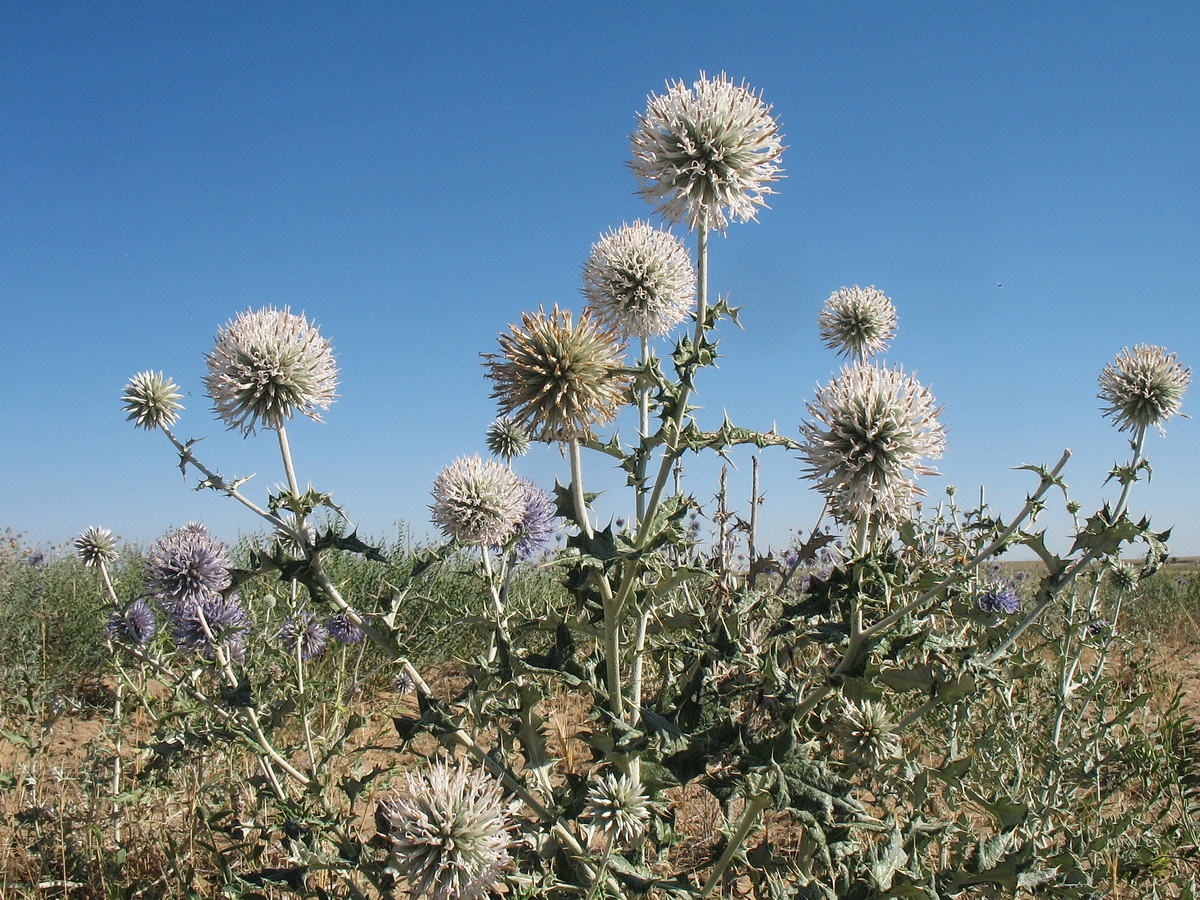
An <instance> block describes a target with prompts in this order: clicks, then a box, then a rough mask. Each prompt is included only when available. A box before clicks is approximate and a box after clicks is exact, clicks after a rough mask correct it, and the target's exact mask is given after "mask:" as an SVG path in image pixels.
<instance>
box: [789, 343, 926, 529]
mask: <svg viewBox="0 0 1200 900" xmlns="http://www.w3.org/2000/svg"><path fill="white" fill-rule="evenodd" d="M806 405H807V406H808V412H809V414H810V416H811V417H812V418H811V420H810V421H809V422H806V423H805V424H804V425H802V426H801V429H800V430H801V434H802V435H803V437H804V440H805V443H804V446H803V448H802V451H801V452H802V453H803V460H804V461H805V463H806V466H807V473H806V474H807V475H808V476H810V477H811V478H813V479H814V480H815V481H816V485H817V489H818V490H819V491H821V493H823V494H824V495H825V496H826V497H827V498H828V499H829V502H830V506H831V508H832V510H833V512H834V515H836V516H837V518H838V519H840V520H841V521H843V522H857V521H862V520H863V519H864V518H865V517H867V516H872V517H883V518H888V519H894V518H899V517H902V516H903V515H904V514H905V513H906V512H907V509H908V506H909V504H910V503H911V501H912V498H913V497H914V495H915V496H923V495H924V492H923V491H922V490H921V489H920V488H919V487H918V486H917V484H916V482H915V481H914V480H913V479H914V478H915V476H918V475H926V474H931V473H933V472H934V470H933V469H931V468H929V467H928V466H926V465H924V464H923V463H922V462H921V460H922V459H925V458H937V457H939V456H941V454H942V451H943V449H944V448H945V445H946V437H945V435H946V430H945V428H944V427H943V426H942V425H941V423H940V422H938V415H939V413H940V412H941V409H940V407H937V406H936V405H935V403H934V399H933V395H932V394H930V392H929V389H928V388H926V387H925V386H923V385H922V384H921V383H920V382H919V381H917V380H916V378H915V377H913V376H911V375H906V374H905V373H904V371H903V369H901V368H899V367H897V368H894V369H884V368H880V367H876V366H870V365H858V366H852V367H849V368H846V369H843V370H842V372H841V374H840V375H839V376H838V377H837V378H835V379H834V380H833V381H832V382H830V383H829V384H828V385H826V386H825V387H823V388H820V389H818V391H817V394H816V397H815V398H814V400H813V402H811V403H808V404H806Z"/></svg>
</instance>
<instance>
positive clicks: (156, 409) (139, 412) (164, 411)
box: [122, 372, 183, 429]
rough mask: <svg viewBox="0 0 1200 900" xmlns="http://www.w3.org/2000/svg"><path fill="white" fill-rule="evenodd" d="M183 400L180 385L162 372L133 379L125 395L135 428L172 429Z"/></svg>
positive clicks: (135, 376)
mask: <svg viewBox="0 0 1200 900" xmlns="http://www.w3.org/2000/svg"><path fill="white" fill-rule="evenodd" d="M182 396H183V394H181V393H180V392H179V385H177V384H176V383H175V382H173V381H172V380H171V379H170V378H167V377H166V376H165V375H163V373H162V372H138V373H137V374H136V375H134V376H133V377H132V378H130V379H129V384H127V385H125V392H124V394H123V395H122V399H124V401H125V406H124V407H123V409H124V411H125V412H127V413H129V415H128V416H126V417H125V418H126V419H128V420H129V421H130V422H132V423H133V425H134V427H135V428H146V429H155V428H170V427H171V426H172V425H173V424H175V420H176V419H178V418H179V416H178V411H179V410H181V409H183V405H182V404H181V403H180V402H179V399H180V398H181V397H182Z"/></svg>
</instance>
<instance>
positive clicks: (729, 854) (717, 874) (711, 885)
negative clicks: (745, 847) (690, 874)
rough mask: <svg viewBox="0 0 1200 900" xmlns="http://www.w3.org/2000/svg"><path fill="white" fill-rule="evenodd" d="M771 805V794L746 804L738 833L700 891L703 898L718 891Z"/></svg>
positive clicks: (759, 796) (730, 840) (753, 799)
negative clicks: (751, 833)
mask: <svg viewBox="0 0 1200 900" xmlns="http://www.w3.org/2000/svg"><path fill="white" fill-rule="evenodd" d="M770 805H771V795H770V794H756V795H755V796H753V797H751V798H750V800H749V801H747V803H746V808H745V810H744V811H743V812H742V818H741V820H740V821H739V822H738V827H737V831H735V832H734V833H733V837H731V838H730V839H729V843H728V844H726V845H725V852H724V853H722V854H721V858H720V859H718V860H717V864H716V865H715V866H713V870H712V872H711V873H710V874H709V876H708V881H706V882H704V887H703V888H701V890H700V896H701V897H710V896H712V892H713V891H714V890H715V889H716V887H717V884H718V883H719V882H720V880H721V876H723V875H724V874H725V870H726V869H728V868H729V864H730V863H731V862H733V858H734V857H735V856H736V855H737V852H738V850H740V849H741V846H742V844H744V843H745V842H746V837H747V836H748V835H749V834H750V830H751V829H752V828H754V826H755V824H756V823H757V821H758V815H759V813H761V812H762V811H763V810H764V809H766V808H767V807H768V806H770Z"/></svg>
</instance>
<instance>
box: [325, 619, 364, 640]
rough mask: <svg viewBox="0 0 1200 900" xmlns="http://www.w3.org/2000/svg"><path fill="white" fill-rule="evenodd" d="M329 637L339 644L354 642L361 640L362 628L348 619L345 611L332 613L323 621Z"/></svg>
mask: <svg viewBox="0 0 1200 900" xmlns="http://www.w3.org/2000/svg"><path fill="white" fill-rule="evenodd" d="M325 631H326V632H328V634H329V637H330V638H332V639H333V640H335V641H337V642H338V643H339V644H356V643H358V642H359V641H361V640H362V637H363V633H362V629H361V628H359V627H358V626H357V625H355V624H354V623H353V622H351V621H350V617H349V616H347V615H346V614H345V613H334V614H333V615H332V616H330V617H329V621H327V622H326V623H325Z"/></svg>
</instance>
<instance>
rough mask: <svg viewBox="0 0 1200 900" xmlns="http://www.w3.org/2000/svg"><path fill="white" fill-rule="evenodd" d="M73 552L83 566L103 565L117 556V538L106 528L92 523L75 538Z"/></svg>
mask: <svg viewBox="0 0 1200 900" xmlns="http://www.w3.org/2000/svg"><path fill="white" fill-rule="evenodd" d="M75 552H76V553H78V554H79V558H80V559H81V560H83V564H84V565H85V566H88V567H92V568H94V567H96V566H105V565H108V564H109V563H110V562H113V561H114V560H115V559H116V558H117V539H116V538H115V537H114V536H113V533H112V532H111V531H109V530H108V529H107V528H98V527H96V526H95V525H93V526H91V527H89V528H87V529H85V530H84V532H83V534H81V535H80V536H79V537H77V538H75Z"/></svg>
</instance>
